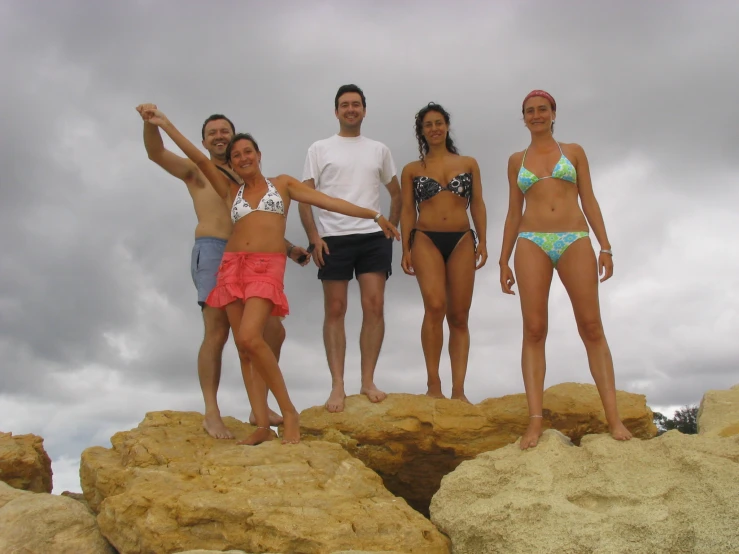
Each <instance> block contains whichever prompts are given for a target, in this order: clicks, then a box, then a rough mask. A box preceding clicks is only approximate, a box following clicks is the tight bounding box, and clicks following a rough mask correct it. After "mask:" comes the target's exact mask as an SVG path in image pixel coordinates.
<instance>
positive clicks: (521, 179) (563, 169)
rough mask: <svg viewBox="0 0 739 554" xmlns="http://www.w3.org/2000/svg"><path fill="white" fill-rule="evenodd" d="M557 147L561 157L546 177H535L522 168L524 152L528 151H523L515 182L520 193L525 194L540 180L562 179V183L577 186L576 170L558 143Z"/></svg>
mask: <svg viewBox="0 0 739 554" xmlns="http://www.w3.org/2000/svg"><path fill="white" fill-rule="evenodd" d="M557 146H559V153H560V154H562V156H561V157H560V158H559V161H558V162H557V165H555V166H554V170H553V171H552V174H551V175H547V176H546V177H537V176H536V175H534V174H533V173H531V172H530V171H529V170H528V169H526V168H525V167H524V166H523V162H524V160H526V152H528V150H529V149H528V148H527V149H526V150H524V153H523V159H522V160H521V169H519V170H518V181H517V183H518V188H520V189H521V192H523V193H524V194H526V192H527V191H528V190H529V189H530V188H531V187H532V186H533V184H534V183H536V182H537V181H541V180H542V179H562V180H563V181H568V182H570V183H572V184H573V185H577V170H575V166H574V165H572V162H571V161H570V160H568V159H567V156H565V155H564V152H562V147H561V146H560V145H559V143H557Z"/></svg>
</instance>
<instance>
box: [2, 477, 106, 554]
mask: <svg viewBox="0 0 739 554" xmlns="http://www.w3.org/2000/svg"><path fill="white" fill-rule="evenodd" d="M0 552H3V553H6V552H7V553H19V554H21V553H22V554H50V553H53V554H113V549H112V548H111V546H110V544H108V542H107V541H106V540H105V539H104V538H103V536H102V535H101V534H100V530H99V529H98V526H97V522H96V521H95V517H94V516H93V515H92V514H90V512H88V511H87V509H86V508H85V507H84V506H83V505H82V504H80V503H79V502H77V501H75V500H72V499H71V498H66V497H63V496H56V495H52V494H36V493H32V492H27V491H21V490H17V489H14V488H12V487H9V486H8V485H6V484H5V483H0Z"/></svg>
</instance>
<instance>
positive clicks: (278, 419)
mask: <svg viewBox="0 0 739 554" xmlns="http://www.w3.org/2000/svg"><path fill="white" fill-rule="evenodd" d="M249 423H251V424H252V425H256V424H257V418H256V417H254V412H252V413H250V414H249ZM280 423H282V416H281V415H280V414H278V413H277V412H275V411H273V410H270V411H269V424H270V426H272V427H276V426H277V425H279V424H280Z"/></svg>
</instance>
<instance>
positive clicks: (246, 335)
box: [143, 110, 400, 444]
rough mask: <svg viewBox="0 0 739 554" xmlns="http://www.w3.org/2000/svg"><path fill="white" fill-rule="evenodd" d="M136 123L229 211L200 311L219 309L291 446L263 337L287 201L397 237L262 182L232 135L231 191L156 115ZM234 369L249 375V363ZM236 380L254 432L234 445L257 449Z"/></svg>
mask: <svg viewBox="0 0 739 554" xmlns="http://www.w3.org/2000/svg"><path fill="white" fill-rule="evenodd" d="M143 116H144V118H145V120H146V121H148V122H149V123H152V124H154V125H157V126H159V127H160V128H162V129H163V130H164V131H165V132H166V133H167V134H168V135H169V137H170V138H171V139H172V140H173V141H174V143H175V144H176V145H177V146H178V147H179V148H180V149H181V150H182V151H183V152H184V153H185V155H187V157H189V158H190V159H191V160H192V161H193V162H195V164H197V166H198V168H199V169H200V170H201V171H202V172H203V173H204V174H205V176H206V177H207V178H208V180H209V181H210V183H211V185H212V186H213V188H214V189H215V190H216V192H218V194H220V195H221V196H222V197H223V198H224V200H225V201H227V202H228V203H229V205H231V220H232V222H233V224H234V226H233V231H232V234H231V238H230V239H229V241H228V244H227V245H226V251H225V254H224V256H223V261H222V262H221V266H220V268H219V270H218V281H217V283H216V286H215V288H214V289H213V291H212V292H211V294H210V296H209V297H208V299H207V303H208V305H209V306H214V307H223V308H225V309H226V312H227V314H228V321H229V323H230V325H231V330H232V331H233V335H234V342H235V343H236V348H237V349H238V351H239V356H241V357H242V359H243V360H244V361H246V362H249V361H250V362H251V365H252V367H253V368H254V369H255V370H256V371H257V372H258V373H259V375H260V376H261V377H262V378H263V379H264V381H265V382H266V384H267V386H268V387H269V389H270V390H271V391H272V394H274V397H275V399H276V400H277V403H278V404H279V406H280V411H281V412H282V416H283V418H284V425H285V427H284V433H283V441H282V442H283V444H285V443H297V442H299V440H300V424H299V417H298V412H297V410H296V409H295V406H293V403H292V401H291V400H290V396H289V395H288V393H287V388H286V386H285V381H284V379H283V377H282V372H281V371H280V368H279V366H278V365H277V360H276V359H275V356H274V354H273V353H272V351H271V350H270V348H269V347H268V346H267V343H266V342H265V341H264V337H263V331H264V325H265V323H266V321H267V318H268V317H269V316H270V315H277V316H286V315H287V314H288V312H289V308H288V303H287V297H286V296H285V292H284V286H283V280H284V276H285V262H286V260H287V258H286V256H285V226H286V221H287V220H286V216H287V212H288V209H289V207H290V201H291V200H296V201H298V202H305V203H306V204H311V205H313V206H317V207H319V208H323V209H324V210H329V211H333V212H337V213H340V214H344V215H348V216H352V217H359V218H363V219H373V220H374V221H375V222H376V223H377V224H378V225H379V226H380V228H382V230H383V231H385V235H386V236H387V237H388V238H393V237H394V238H395V239H396V240H399V239H400V235H399V233H398V230H397V229H396V228H395V226H393V224H392V223H390V222H389V221H388V220H387V219H385V217H383V216H382V214H379V213H377V212H375V211H373V210H370V209H367V208H360V207H359V206H356V205H354V204H351V203H349V202H345V201H344V200H340V199H338V198H332V197H330V196H327V195H325V194H323V193H320V192H318V191H316V190H314V189H311V188H309V187H307V186H306V185H304V184H303V183H301V182H300V181H298V180H297V179H294V178H293V177H290V176H289V175H280V176H279V177H273V178H271V179H268V178H266V177H264V176H263V175H262V172H261V170H260V163H261V159H262V153H261V152H260V151H259V146H258V145H257V143H256V141H255V140H254V138H253V137H252V136H251V135H248V134H245V133H239V134H237V135H234V137H233V138H232V139H231V142H230V143H229V145H228V148H227V149H226V160H227V161H228V162H229V164H230V165H231V168H232V169H233V170H234V172H235V173H236V174H237V175H238V176H239V177H240V178H241V179H242V180H243V184H241V185H240V186H239V185H238V184H236V183H235V182H234V181H233V180H231V179H229V178H228V177H227V176H226V175H225V174H224V173H223V172H222V170H219V168H217V167H216V165H215V164H214V163H213V162H211V161H210V160H209V159H208V157H207V156H206V155H205V154H203V153H202V152H201V151H200V149H199V148H197V147H196V146H195V145H194V144H192V143H191V142H190V141H189V140H187V139H186V138H185V137H184V136H183V135H182V134H181V133H180V132H179V131H178V130H177V129H176V128H175V127H174V125H172V123H171V122H170V121H169V120H168V119H167V118H166V116H165V115H164V114H163V113H162V112H161V111H159V110H147V111H145V112H144V114H143ZM242 367H249V363H245V364H244V365H243V366H242ZM243 377H244V384H245V385H246V392H247V394H248V395H249V401H250V402H251V405H252V409H253V410H254V414H255V415H256V418H257V430H256V432H254V433H253V434H252V435H251V436H250V437H249V438H248V439H246V440H245V441H243V442H242V444H259V443H261V442H264V441H265V440H269V439H270V437H271V432H270V429H269V419H268V411H267V410H268V409H267V402H266V397H265V395H264V394H261V395H260V394H257V391H255V389H254V383H253V380H252V377H251V374H250V373H249V374H246V373H244V375H243Z"/></svg>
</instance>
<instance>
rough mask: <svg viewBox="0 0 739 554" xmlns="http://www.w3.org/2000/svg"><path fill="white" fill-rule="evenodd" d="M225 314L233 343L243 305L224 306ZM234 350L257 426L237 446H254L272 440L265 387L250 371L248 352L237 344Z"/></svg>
mask: <svg viewBox="0 0 739 554" xmlns="http://www.w3.org/2000/svg"><path fill="white" fill-rule="evenodd" d="M226 313H227V314H228V321H229V323H230V324H231V329H232V330H233V335H234V341H236V338H237V337H238V332H239V329H240V327H241V320H242V319H243V314H244V303H243V302H241V301H240V300H236V301H235V302H231V303H230V304H229V305H228V306H226ZM236 348H237V350H238V353H239V362H240V363H241V376H242V378H243V379H244V386H245V387H246V394H247V395H248V396H249V403H250V404H251V408H252V414H253V415H254V423H256V425H257V430H256V431H255V432H254V433H252V434H251V435H249V436H248V437H247V438H246V439H244V440H243V441H239V443H238V444H246V445H256V444H260V443H262V442H264V441H268V440H272V431H271V430H270V428H269V415H268V408H267V385H266V384H265V382H264V379H262V378H261V376H259V374H258V373H257V372H256V371H253V370H252V363H251V359H250V357H249V354H248V352H247V351H245V350H244V349H242V348H239V347H238V342H237V344H236ZM255 377H257V378H255Z"/></svg>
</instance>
